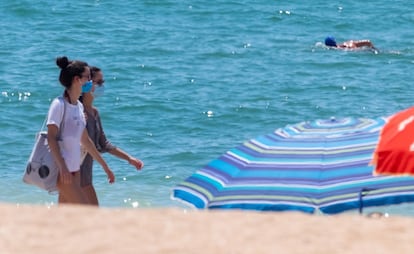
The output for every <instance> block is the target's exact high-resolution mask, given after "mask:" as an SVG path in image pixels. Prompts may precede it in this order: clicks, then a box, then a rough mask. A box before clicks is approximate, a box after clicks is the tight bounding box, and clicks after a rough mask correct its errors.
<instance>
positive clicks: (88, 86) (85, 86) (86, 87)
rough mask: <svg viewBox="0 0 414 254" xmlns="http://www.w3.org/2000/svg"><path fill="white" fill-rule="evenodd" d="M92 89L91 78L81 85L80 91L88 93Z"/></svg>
mask: <svg viewBox="0 0 414 254" xmlns="http://www.w3.org/2000/svg"><path fill="white" fill-rule="evenodd" d="M91 89H92V80H89V81H88V82H86V83H85V84H83V85H82V93H89V92H90V91H91Z"/></svg>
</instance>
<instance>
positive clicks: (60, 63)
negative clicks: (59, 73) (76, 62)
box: [56, 56, 69, 69]
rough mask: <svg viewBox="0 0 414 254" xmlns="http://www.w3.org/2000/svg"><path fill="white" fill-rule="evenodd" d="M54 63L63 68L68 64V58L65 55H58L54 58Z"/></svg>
mask: <svg viewBox="0 0 414 254" xmlns="http://www.w3.org/2000/svg"><path fill="white" fill-rule="evenodd" d="M56 65H57V66H59V67H60V68H61V69H65V68H66V67H67V66H68V65H69V59H68V58H67V57H66V56H62V57H58V58H57V59H56Z"/></svg>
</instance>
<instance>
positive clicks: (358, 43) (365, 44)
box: [353, 40, 375, 48]
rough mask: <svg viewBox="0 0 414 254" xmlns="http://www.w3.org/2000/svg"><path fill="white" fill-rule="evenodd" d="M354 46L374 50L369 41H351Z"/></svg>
mask: <svg viewBox="0 0 414 254" xmlns="http://www.w3.org/2000/svg"><path fill="white" fill-rule="evenodd" d="M353 43H354V45H355V46H356V47H358V48H359V47H370V48H375V47H374V44H372V42H371V41H370V40H360V41H353Z"/></svg>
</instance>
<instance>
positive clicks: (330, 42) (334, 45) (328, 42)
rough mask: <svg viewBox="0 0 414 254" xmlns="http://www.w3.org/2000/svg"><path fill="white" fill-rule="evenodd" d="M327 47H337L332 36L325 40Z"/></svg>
mask: <svg viewBox="0 0 414 254" xmlns="http://www.w3.org/2000/svg"><path fill="white" fill-rule="evenodd" d="M325 45H326V46H329V47H336V41H335V38H334V37H332V36H328V37H326V38H325Z"/></svg>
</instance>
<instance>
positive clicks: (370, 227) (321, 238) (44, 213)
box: [0, 204, 414, 254]
mask: <svg viewBox="0 0 414 254" xmlns="http://www.w3.org/2000/svg"><path fill="white" fill-rule="evenodd" d="M0 214H1V216H0V253H1V254H9V253H10V254H11V253H13V254H15V253H32V254H35V253H42V254H44V253H60V254H64V253H71V254H73V253H100V254H103V253H163V254H164V253H180V254H182V253H197V254H198V253H209V254H211V253H237V254H238V253H254V254H256V253H318V254H321V253H330V254H333V253H376V254H380V253H399V254H401V253H410V254H411V253H414V218H410V217H393V216H390V217H388V218H385V217H382V218H368V217H365V216H360V215H356V214H355V215H349V214H348V215H335V216H322V215H308V214H303V213H292V212H289V213H287V212H283V213H278V212H266V213H264V212H254V211H223V210H221V211H194V210H183V209H178V208H165V209H164V208H162V209H158V208H157V209H115V208H94V207H86V206H59V207H57V206H54V207H51V208H47V207H44V206H31V205H12V204H0Z"/></svg>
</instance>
